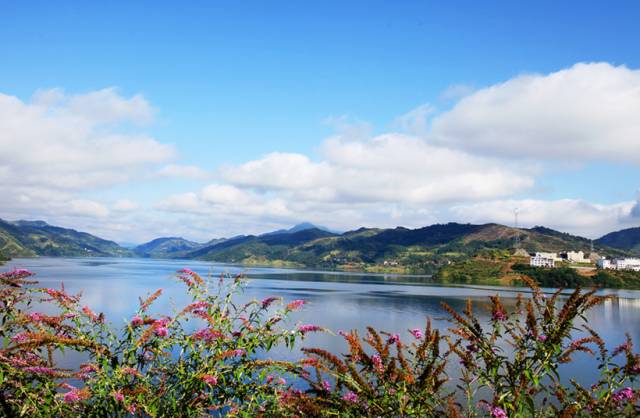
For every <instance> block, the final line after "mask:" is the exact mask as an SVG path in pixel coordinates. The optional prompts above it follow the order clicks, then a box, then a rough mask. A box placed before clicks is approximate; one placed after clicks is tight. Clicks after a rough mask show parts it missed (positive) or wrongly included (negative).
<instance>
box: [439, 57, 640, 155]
mask: <svg viewBox="0 0 640 418" xmlns="http://www.w3.org/2000/svg"><path fill="white" fill-rule="evenodd" d="M431 134H432V136H433V138H434V139H435V140H437V141H439V143H441V144H442V145H444V146H448V147H455V148H459V149H464V150H467V151H469V152H473V153H482V154H485V155H492V156H501V157H507V158H535V159H543V160H557V159H560V160H570V161H571V160H580V161H582V160H609V161H628V162H633V163H640V70H631V69H629V68H627V67H624V66H619V67H614V66H612V65H610V64H607V63H593V64H584V63H583V64H576V65H574V66H573V67H571V68H568V69H565V70H561V71H557V72H554V73H551V74H548V75H539V74H532V75H522V76H519V77H515V78H513V79H511V80H508V81H506V82H504V83H502V84H496V85H493V86H490V87H487V88H483V89H480V90H478V91H476V92H475V93H473V94H471V95H468V96H466V97H464V98H462V99H461V100H460V101H459V102H458V103H457V104H456V105H455V106H454V107H453V109H452V110H451V111H448V112H445V113H444V114H442V115H440V116H438V117H436V118H435V119H434V120H433V122H432V132H431Z"/></svg>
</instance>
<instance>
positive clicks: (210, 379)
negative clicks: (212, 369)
mask: <svg viewBox="0 0 640 418" xmlns="http://www.w3.org/2000/svg"><path fill="white" fill-rule="evenodd" d="M201 379H202V381H203V382H204V383H206V384H207V385H209V386H215V385H217V384H218V378H216V377H215V376H211V375H210V374H205V375H204V376H202V377H201Z"/></svg>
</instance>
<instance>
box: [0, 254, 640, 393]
mask: <svg viewBox="0 0 640 418" xmlns="http://www.w3.org/2000/svg"><path fill="white" fill-rule="evenodd" d="M14 267H15V268H26V269H29V270H31V271H34V272H35V273H36V274H37V275H36V279H37V280H39V281H40V282H41V283H42V285H43V286H46V287H58V286H59V284H60V283H61V282H64V285H65V288H66V289H67V290H68V291H70V292H71V293H76V292H78V291H81V290H82V291H83V301H84V303H86V304H87V305H89V306H90V307H91V308H92V309H93V310H94V311H98V312H104V313H105V315H106V317H107V319H108V320H109V321H110V322H112V323H114V324H116V325H118V324H122V323H124V321H125V320H126V319H127V318H130V317H131V316H132V314H133V312H134V311H135V310H136V308H137V307H138V297H139V296H142V297H144V296H146V295H147V294H149V293H151V292H153V291H155V290H156V289H159V288H162V289H163V290H164V293H163V296H162V297H161V298H160V299H159V300H158V301H157V302H156V310H157V311H159V312H171V311H172V310H173V309H174V308H175V307H181V306H184V304H185V303H188V301H187V300H186V298H185V293H184V290H183V284H182V283H181V282H178V281H176V280H175V276H174V273H175V271H176V270H178V269H180V268H183V267H188V268H191V269H192V270H194V271H196V272H198V273H199V274H201V275H204V276H206V275H213V276H218V275H220V273H230V274H236V273H245V274H246V275H247V276H248V277H249V278H250V279H251V280H250V281H249V284H248V286H247V288H246V291H245V292H244V294H243V295H242V296H241V297H240V299H242V300H250V299H254V298H255V299H262V298H264V297H267V296H280V297H283V298H284V299H285V301H290V300H293V299H304V300H306V301H307V302H308V304H307V305H306V307H305V309H304V310H303V311H302V312H300V313H297V314H296V316H294V317H292V319H291V323H290V325H291V326H294V325H295V323H296V322H302V323H312V324H317V325H320V326H323V327H326V328H329V329H331V330H333V331H335V332H337V331H338V330H350V329H358V330H360V331H361V334H364V331H365V327H366V326H367V325H371V326H373V327H374V328H376V329H382V330H387V331H393V332H399V333H400V334H401V335H402V334H405V335H404V338H406V339H409V338H410V337H409V335H408V333H407V330H408V329H410V328H422V327H424V324H425V320H426V318H427V317H431V318H433V319H434V324H435V325H436V326H437V327H440V328H442V329H445V328H446V327H447V322H445V321H443V320H438V319H437V318H442V317H445V316H446V313H445V312H444V311H443V309H442V307H441V302H446V303H447V304H449V305H451V306H452V307H454V308H457V309H462V307H463V306H464V304H465V303H466V300H467V299H468V298H471V299H472V300H474V301H475V302H477V304H478V305H477V306H478V308H476V312H477V313H478V314H479V315H480V316H481V317H482V319H483V320H484V321H486V320H487V319H488V316H489V312H488V306H489V305H488V304H487V296H489V295H495V294H500V295H501V297H503V298H504V302H505V304H506V305H509V304H512V303H513V302H514V301H515V297H516V295H517V294H518V292H526V289H517V288H505V287H482V286H440V285H436V284H432V283H429V279H428V278H425V277H410V276H385V275H368V274H349V273H333V272H321V271H307V270H290V269H277V268H245V267H239V266H233V265H224V264H214V263H207V262H199V261H193V260H150V259H130V258H127V259H121V258H45V257H43V258H32V259H15V260H12V261H10V262H9V263H7V265H6V266H3V267H0V269H2V270H3V271H5V270H8V269H12V268H14ZM603 293H613V294H616V295H618V296H619V299H618V300H616V301H609V302H607V303H606V304H605V305H602V306H598V307H596V308H594V309H593V310H592V311H591V312H590V313H589V314H588V322H589V325H590V326H591V327H592V328H595V329H596V331H598V332H599V333H600V334H601V336H602V337H603V338H604V339H605V340H606V341H607V344H608V345H609V346H615V345H618V344H619V343H621V342H622V341H623V339H624V334H625V332H628V333H629V334H630V335H631V336H632V337H633V338H634V340H635V341H640V291H627V290H610V291H603ZM301 346H320V347H323V348H328V349H330V350H333V351H344V350H345V346H344V344H343V342H342V338H341V337H336V336H332V335H328V334H314V335H311V336H310V337H309V338H307V339H306V340H305V341H304V342H303V343H302V344H301ZM274 355H276V356H278V357H283V358H290V359H293V358H296V357H297V353H295V352H288V351H282V350H281V351H279V352H277V353H275V354H274ZM77 361H78V359H73V358H67V359H64V361H63V363H67V366H72V365H73V364H72V363H74V362H77ZM563 367H565V368H566V370H565V373H564V376H565V377H567V378H569V377H575V378H577V379H578V380H579V381H582V382H584V383H589V382H591V381H592V380H593V378H594V377H595V376H596V375H597V371H596V370H595V364H594V362H593V361H592V360H591V359H590V358H589V357H588V356H585V355H582V356H580V357H578V358H577V359H576V361H574V362H573V363H571V364H569V365H566V366H563ZM452 373H455V370H453V371H452Z"/></svg>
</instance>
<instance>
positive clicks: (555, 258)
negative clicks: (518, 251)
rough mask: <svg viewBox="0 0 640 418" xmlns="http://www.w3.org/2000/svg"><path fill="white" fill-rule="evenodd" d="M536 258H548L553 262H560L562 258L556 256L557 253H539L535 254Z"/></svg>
mask: <svg viewBox="0 0 640 418" xmlns="http://www.w3.org/2000/svg"><path fill="white" fill-rule="evenodd" d="M536 257H544V258H550V259H552V260H553V261H562V258H560V256H559V255H558V253H545V252H539V253H536Z"/></svg>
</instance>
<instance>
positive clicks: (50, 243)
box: [0, 220, 132, 258]
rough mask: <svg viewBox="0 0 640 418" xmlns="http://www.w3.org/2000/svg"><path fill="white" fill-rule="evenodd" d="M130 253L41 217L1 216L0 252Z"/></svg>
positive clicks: (11, 254) (29, 254) (14, 254)
mask: <svg viewBox="0 0 640 418" xmlns="http://www.w3.org/2000/svg"><path fill="white" fill-rule="evenodd" d="M131 254H132V253H131V252H130V251H129V250H127V249H125V248H122V247H121V246H119V245H118V244H116V243H115V242H113V241H108V240H104V239H102V238H98V237H96V236H94V235H91V234H88V233H86V232H79V231H76V230H74V229H67V228H60V227H57V226H52V225H49V224H47V223H46V222H43V221H16V222H7V221H4V220H0V255H2V256H4V257H5V258H8V257H32V256H36V255H42V256H61V257H90V256H93V257H127V256H130V255H131Z"/></svg>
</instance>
